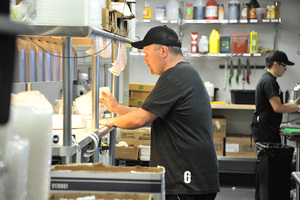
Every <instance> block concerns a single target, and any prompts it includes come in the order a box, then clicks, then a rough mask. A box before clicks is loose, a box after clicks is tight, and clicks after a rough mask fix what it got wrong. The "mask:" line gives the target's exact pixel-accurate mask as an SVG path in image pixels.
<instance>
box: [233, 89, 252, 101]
mask: <svg viewBox="0 0 300 200" xmlns="http://www.w3.org/2000/svg"><path fill="white" fill-rule="evenodd" d="M230 92H231V103H234V104H255V90H230Z"/></svg>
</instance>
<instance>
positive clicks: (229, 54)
mask: <svg viewBox="0 0 300 200" xmlns="http://www.w3.org/2000/svg"><path fill="white" fill-rule="evenodd" d="M130 55H131V56H145V53H143V52H130ZM264 55H265V54H262V53H254V54H250V53H206V54H200V53H184V54H183V56H184V57H187V58H201V57H206V58H207V57H212V58H213V57H215V58H222V57H224V58H226V57H261V56H264Z"/></svg>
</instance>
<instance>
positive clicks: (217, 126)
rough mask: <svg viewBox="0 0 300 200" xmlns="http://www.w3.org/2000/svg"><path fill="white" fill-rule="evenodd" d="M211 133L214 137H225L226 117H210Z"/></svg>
mask: <svg viewBox="0 0 300 200" xmlns="http://www.w3.org/2000/svg"><path fill="white" fill-rule="evenodd" d="M212 126H213V134H214V137H221V138H224V137H226V119H225V118H221V117H218V118H215V117H214V118H213V119H212Z"/></svg>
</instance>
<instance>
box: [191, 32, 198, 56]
mask: <svg viewBox="0 0 300 200" xmlns="http://www.w3.org/2000/svg"><path fill="white" fill-rule="evenodd" d="M191 53H198V33H196V32H192V34H191Z"/></svg>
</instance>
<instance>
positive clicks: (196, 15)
mask: <svg viewBox="0 0 300 200" xmlns="http://www.w3.org/2000/svg"><path fill="white" fill-rule="evenodd" d="M193 19H205V2H204V0H197V1H196V3H195V4H194V10H193Z"/></svg>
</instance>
